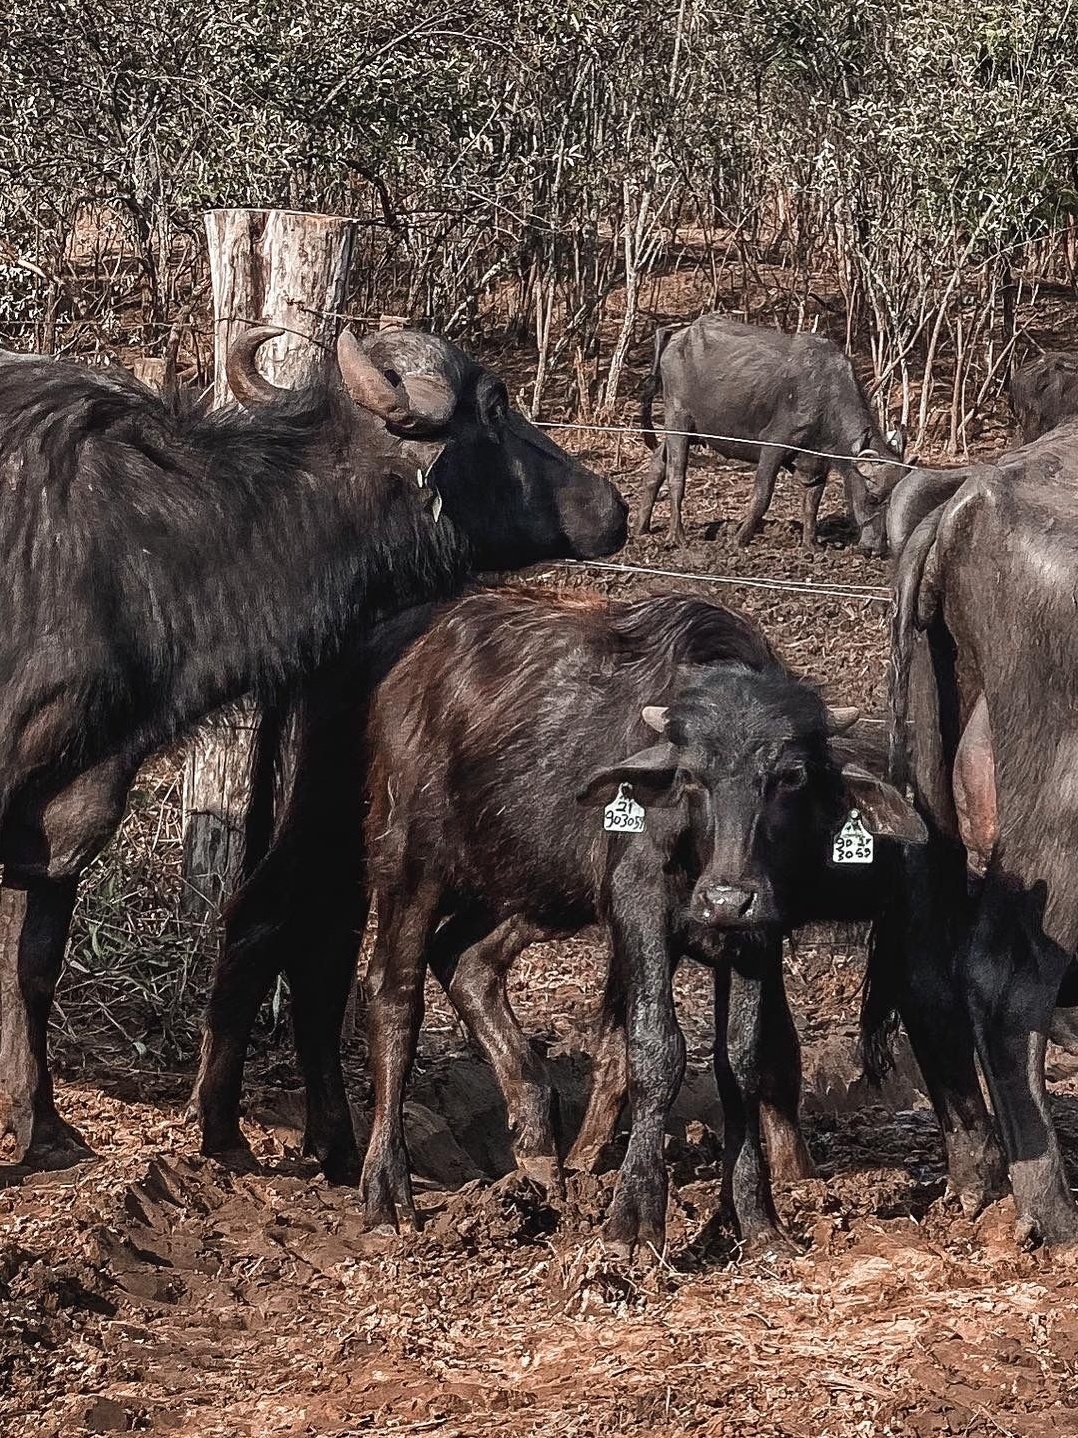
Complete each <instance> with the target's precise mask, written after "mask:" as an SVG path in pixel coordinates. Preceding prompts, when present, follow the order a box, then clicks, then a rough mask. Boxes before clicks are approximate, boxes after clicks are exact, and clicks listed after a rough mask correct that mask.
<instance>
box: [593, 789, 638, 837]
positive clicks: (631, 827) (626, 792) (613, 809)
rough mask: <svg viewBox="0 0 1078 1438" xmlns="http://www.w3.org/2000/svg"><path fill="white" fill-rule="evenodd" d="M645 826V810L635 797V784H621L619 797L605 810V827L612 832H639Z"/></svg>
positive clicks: (608, 831)
mask: <svg viewBox="0 0 1078 1438" xmlns="http://www.w3.org/2000/svg"><path fill="white" fill-rule="evenodd" d="M643 827H644V810H643V807H642V806H641V805H640V804H638V803H637V802H636V800H635V799H634V798H633V786H632V785H631V784H619V785H618V797H617V798H616V799H615V800H613V802H612V803H610V804H608V805H607V806H606V808H605V809H604V810H603V828H604V829H605V830H606V831H607V833H610V834H639V833H640V830H641V829H642V828H643Z"/></svg>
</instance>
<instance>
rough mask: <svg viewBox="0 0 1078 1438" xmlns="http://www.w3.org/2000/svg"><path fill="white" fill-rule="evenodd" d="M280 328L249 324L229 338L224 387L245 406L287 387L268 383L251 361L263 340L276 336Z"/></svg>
mask: <svg viewBox="0 0 1078 1438" xmlns="http://www.w3.org/2000/svg"><path fill="white" fill-rule="evenodd" d="M281 334H284V330H275V329H271V328H270V326H268V325H252V326H251V328H250V329H249V330H244V332H243V333H242V334H241V335H240V337H239V339H237V340H233V342H232V346H231V348H230V349H229V351H228V359H227V360H226V361H225V377H226V378H227V380H228V387H229V389H230V390H231V391H232V393H233V394H234V395H235V396H236V398H237V399H238V400H239V402H240V404H242V405H243V406H244V407H245V408H246V409H254V408H255V407H256V406H257V405H260V404H270V403H272V401H273V400H275V399H279V398H280V396H281V395H282V394H287V393H288V391H287V390H285V389H282V388H281V387H280V386H279V385H275V384H270V382H269V380H268V379H264V378H263V377H262V375H260V374H259V372H258V368H257V366H256V365H255V351H256V350H258V349H259V348H260V347H261V346H262V345H264V344H265V343H266V341H267V340H272V339H276V338H277V336H278V335H281Z"/></svg>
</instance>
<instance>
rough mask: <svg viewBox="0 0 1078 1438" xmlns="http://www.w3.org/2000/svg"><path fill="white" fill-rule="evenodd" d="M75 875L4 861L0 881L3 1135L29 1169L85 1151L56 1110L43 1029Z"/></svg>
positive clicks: (56, 1164)
mask: <svg viewBox="0 0 1078 1438" xmlns="http://www.w3.org/2000/svg"><path fill="white" fill-rule="evenodd" d="M77 888H78V880H77V878H74V877H72V878H65V879H48V878H41V877H38V876H31V875H28V874H25V873H21V872H20V871H19V870H18V869H17V868H15V867H13V866H12V865H10V864H9V865H8V866H7V868H6V870H5V873H4V879H3V883H2V885H0V1137H2V1136H4V1135H8V1134H10V1135H12V1136H13V1137H14V1140H15V1157H16V1159H18V1160H20V1161H21V1162H23V1163H25V1164H27V1165H29V1166H30V1167H32V1168H64V1167H66V1166H67V1165H68V1164H71V1163H76V1162H78V1160H80V1159H83V1158H86V1157H88V1156H89V1155H90V1149H89V1148H88V1146H87V1145H86V1143H85V1142H84V1140H83V1139H82V1137H81V1135H80V1134H79V1133H78V1132H77V1130H76V1129H74V1128H73V1127H72V1126H71V1125H70V1124H68V1123H65V1122H64V1120H63V1119H62V1118H61V1117H60V1115H59V1114H58V1113H57V1111H56V1101H55V1096H54V1092H53V1083H52V1075H51V1074H50V1072H49V1057H48V1027H49V1015H50V1013H51V1012H52V1003H53V997H54V995H55V992H56V984H57V982H58V980H59V977H60V970H61V968H62V966H63V961H64V949H65V947H66V945H67V935H68V929H69V928H70V925H71V913H72V910H73V908H74V906H75V894H76V891H77Z"/></svg>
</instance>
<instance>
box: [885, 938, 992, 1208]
mask: <svg viewBox="0 0 1078 1438" xmlns="http://www.w3.org/2000/svg"><path fill="white" fill-rule="evenodd" d="M899 1012H900V1014H901V1018H902V1023H903V1026H904V1027H905V1030H906V1033H907V1035H908V1036H909V1040H910V1047H911V1048H912V1050H913V1055H914V1058H915V1059H916V1060H917V1064H918V1067H919V1068H920V1070H921V1074H922V1076H923V1078H924V1081H925V1087H926V1088H927V1089H928V1095H929V1098H930V1099H931V1101H932V1107H933V1109H934V1110H935V1114H936V1119H937V1121H938V1123H939V1126H940V1132H941V1133H942V1135H943V1142H944V1148H945V1150H946V1154H947V1187H948V1190H949V1191H950V1192H951V1193H952V1194H953V1195H954V1196H955V1198H957V1200H958V1202H959V1203H960V1204H961V1206H962V1209H963V1211H964V1212H965V1213H967V1214H969V1215H970V1216H973V1215H974V1214H977V1213H980V1211H981V1210H982V1209H983V1208H985V1207H986V1206H987V1205H988V1204H990V1203H993V1202H994V1201H995V1200H996V1199H997V1198H1000V1197H1001V1196H1002V1194H1003V1193H1005V1192H1006V1189H1007V1165H1006V1161H1005V1159H1004V1156H1003V1151H1002V1149H1001V1148H1000V1144H999V1138H998V1137H997V1134H996V1130H995V1125H994V1124H993V1122H992V1116H991V1114H990V1113H989V1112H988V1108H987V1106H986V1104H985V1101H984V1095H983V1094H982V1092H981V1085H980V1082H979V1080H978V1077H977V1065H976V1060H975V1050H974V1041H973V1029H972V1027H971V1025H970V1017H969V1013H968V1012H967V1010H966V1009H965V1007H964V1006H963V1005H962V1004H961V1003H960V1002H959V999H958V995H957V993H956V991H955V986H954V981H953V979H952V976H951V974H950V972H949V965H947V964H946V963H945V962H943V959H942V956H941V955H938V954H936V953H933V952H932V950H931V949H920V950H919V951H918V953H917V954H915V955H913V956H911V962H910V966H909V972H908V974H907V976H906V986H905V993H904V995H903V997H902V1000H901V1002H900V1005H899Z"/></svg>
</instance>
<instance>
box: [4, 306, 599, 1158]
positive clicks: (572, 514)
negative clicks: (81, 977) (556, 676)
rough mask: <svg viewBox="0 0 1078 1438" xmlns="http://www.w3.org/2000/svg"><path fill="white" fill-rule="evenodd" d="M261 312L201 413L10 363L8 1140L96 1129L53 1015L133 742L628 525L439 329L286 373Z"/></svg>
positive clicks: (68, 1141)
mask: <svg viewBox="0 0 1078 1438" xmlns="http://www.w3.org/2000/svg"><path fill="white" fill-rule="evenodd" d="M276 333H277V331H272V330H266V329H264V328H259V329H254V330H252V331H250V332H249V333H248V334H247V335H245V336H244V337H243V338H242V339H241V340H240V342H239V343H238V344H237V345H236V346H235V347H234V349H233V351H232V354H231V356H230V358H229V365H228V374H229V380H230V383H231V386H232V389H233V392H234V393H235V394H236V396H237V397H238V398H239V399H240V401H241V402H242V403H243V405H245V406H247V409H248V410H249V412H244V411H243V410H238V409H235V408H229V409H225V410H222V411H219V412H217V413H215V414H211V415H208V416H200V415H198V414H197V413H191V412H188V411H186V410H185V409H184V408H183V407H182V405H180V404H178V403H169V402H166V401H165V400H163V399H162V398H161V397H159V396H156V395H154V394H153V393H151V392H150V391H149V390H148V389H146V388H144V387H143V386H142V385H141V384H139V383H138V382H137V381H135V380H134V379H133V378H132V377H131V376H129V375H126V374H125V373H122V372H116V371H113V370H109V371H106V372H94V371H91V370H88V369H86V368H84V367H82V366H78V365H74V364H64V363H57V362H53V361H50V360H40V359H32V358H27V359H23V360H20V361H19V362H17V363H15V362H9V361H6V360H5V361H4V362H3V363H2V364H0V563H2V567H3V571H4V583H5V596H6V597H5V604H4V608H3V623H2V624H0V862H2V863H3V887H2V890H0V1024H2V1031H0V1136H2V1135H4V1134H9V1133H10V1134H13V1135H14V1138H15V1148H16V1156H21V1157H22V1158H23V1159H24V1160H25V1161H26V1162H28V1163H33V1164H39V1165H44V1164H59V1163H63V1162H67V1161H70V1160H71V1159H72V1158H74V1157H77V1156H78V1155H79V1154H80V1153H84V1152H85V1149H84V1146H83V1145H82V1142H81V1139H80V1138H79V1135H78V1134H77V1133H76V1132H75V1131H74V1130H73V1129H72V1128H70V1127H69V1126H68V1125H67V1124H66V1123H64V1122H63V1120H62V1119H61V1118H60V1117H59V1115H58V1114H57V1112H56V1108H55V1105H54V1101H53V1093H52V1085H51V1080H50V1077H49V1070H48V1061H47V1048H46V1031H47V1022H48V1016H49V1012H50V1008H51V1004H52V998H53V992H54V989H55V985H56V981H57V977H58V975H59V971H60V966H61V963H62V960H63V953H64V946H65V942H66V937H67V931H68V926H69V922H70V918H71V911H72V906H73V904H74V901H75V893H76V888H77V884H78V879H79V875H80V873H81V871H82V869H83V868H84V867H85V865H86V864H87V863H88V862H89V861H90V860H91V859H92V858H93V857H94V856H95V855H96V854H97V853H98V852H99V850H100V849H101V847H102V845H103V844H104V843H105V841H106V840H107V839H108V837H109V835H110V834H111V833H112V832H113V830H114V829H115V827H116V824H117V823H118V822H119V819H120V816H121V814H122V812H123V808H124V803H125V798H126V794H127V790H128V786H129V785H130V783H131V780H132V778H133V776H134V774H135V772H136V770H137V768H138V766H139V765H140V764H141V763H142V761H143V760H144V759H145V758H146V757H147V755H149V754H151V753H152V752H153V751H154V750H156V749H157V748H159V747H160V746H161V745H163V744H165V743H167V742H168V741H169V740H171V739H173V738H175V737H176V736H177V735H179V734H181V733H183V732H184V730H186V729H187V728H188V727H189V726H190V725H192V724H193V723H195V722H196V721H197V720H199V719H200V718H201V717H202V716H204V715H205V714H206V713H207V712H209V711H211V710H213V709H215V708H217V707H218V706H220V705H222V704H225V703H227V702H229V701H230V700H233V699H236V698H238V697H240V696H241V695H243V694H246V693H253V694H255V695H257V696H259V697H260V698H268V699H272V698H274V697H275V696H276V695H277V694H278V693H279V692H280V691H281V690H282V687H283V686H285V685H287V684H289V683H290V682H292V681H294V680H295V679H296V678H297V677H298V676H300V675H302V674H304V673H305V672H308V671H311V670H314V669H316V668H317V667H318V666H319V665H322V664H324V663H327V662H329V660H330V658H331V657H332V655H333V654H334V653H335V652H336V651H337V650H338V648H339V646H340V645H341V642H342V640H343V638H344V636H345V634H346V633H347V632H348V631H349V630H350V629H351V628H354V626H355V625H356V623H357V622H366V623H373V622H375V621H377V620H378V619H380V618H383V617H385V616H386V615H389V614H392V613H394V612H396V611H397V610H399V609H400V608H402V607H403V606H406V605H409V604H414V603H415V602H417V601H418V600H420V599H424V598H427V597H430V596H433V595H445V594H449V593H452V592H454V591H455V590H456V589H457V588H459V586H460V584H461V583H462V581H463V579H464V578H465V577H466V575H467V574H468V573H469V572H470V571H472V570H475V569H480V570H487V569H494V570H497V569H505V568H514V567H517V566H521V565H526V564H530V563H532V562H535V561H537V560H540V559H544V558H549V557H552V556H560V555H564V556H588V555H599V554H606V553H609V552H611V551H612V550H615V549H617V548H618V547H619V545H621V544H622V542H623V541H624V537H625V527H626V508H625V505H624V502H623V501H622V499H621V497H620V496H619V495H618V494H617V492H616V490H614V489H613V487H612V486H611V485H610V484H609V483H608V482H607V481H606V480H603V479H600V478H598V477H597V476H595V475H593V474H590V473H588V472H587V471H586V470H584V469H583V468H581V467H580V466H579V465H577V464H576V463H575V462H574V461H573V460H571V459H570V458H569V457H568V456H567V455H566V454H565V453H564V452H563V451H562V450H560V449H559V448H558V447H557V446H556V445H554V444H552V443H551V442H550V441H549V440H548V439H546V438H545V437H544V436H543V435H541V434H540V433H539V432H538V431H536V430H535V429H533V428H532V427H531V426H530V425H529V424H527V423H526V422H525V421H524V420H523V419H521V418H520V417H519V416H518V415H516V414H514V413H513V412H512V411H511V410H510V408H509V405H508V402H507V398H506V391H505V387H504V385H503V384H502V382H501V381H500V380H499V379H497V378H496V376H494V375H493V374H491V373H490V372H489V371H487V370H485V369H483V368H482V366H480V365H478V364H476V363H474V362H473V361H472V360H470V359H469V358H468V357H467V356H465V355H464V354H463V353H462V352H461V351H460V350H458V349H456V348H454V347H453V346H452V345H449V344H447V343H445V342H444V341H442V340H440V339H437V338H435V337H433V336H429V335H423V334H418V333H415V332H409V331H401V332H393V333H387V334H379V335H377V336H373V337H371V338H370V339H369V340H367V341H365V342H364V343H363V344H360V343H359V342H358V341H357V340H356V339H355V338H354V337H353V336H352V335H351V334H350V333H347V332H345V333H344V334H342V336H341V339H340V341H339V344H338V365H337V368H336V372H335V375H334V378H333V381H332V382H331V383H329V384H324V385H319V386H315V387H313V388H311V389H307V390H304V391H302V392H297V393H293V392H285V391H279V390H277V389H275V388H274V386H272V385H270V384H268V383H267V381H266V380H265V379H264V378H262V377H261V376H260V375H259V373H258V371H257V369H256V367H255V359H254V357H255V353H256V351H257V348H258V346H259V345H260V344H261V343H262V342H263V341H264V340H266V339H268V338H269V337H271V336H272V335H274V334H276Z"/></svg>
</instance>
